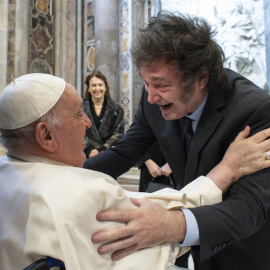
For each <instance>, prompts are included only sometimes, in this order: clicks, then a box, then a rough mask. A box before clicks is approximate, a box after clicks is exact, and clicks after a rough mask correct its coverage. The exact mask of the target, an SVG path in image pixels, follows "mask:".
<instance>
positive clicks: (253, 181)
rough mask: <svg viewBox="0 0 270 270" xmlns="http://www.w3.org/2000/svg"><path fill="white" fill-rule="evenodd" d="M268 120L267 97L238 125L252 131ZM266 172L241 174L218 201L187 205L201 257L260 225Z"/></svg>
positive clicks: (267, 197) (268, 190) (268, 187)
mask: <svg viewBox="0 0 270 270" xmlns="http://www.w3.org/2000/svg"><path fill="white" fill-rule="evenodd" d="M269 123H270V101H269V100H266V101H265V102H262V104H261V105H260V106H259V107H258V108H257V110H256V111H255V112H254V113H253V114H252V115H250V117H249V118H248V119H247V121H246V123H245V124H244V125H243V126H242V127H241V129H244V127H245V126H246V125H250V127H251V130H252V134H253V133H256V132H258V131H259V130H262V129H265V128H268V127H269ZM252 134H251V135H252ZM262 154H264V153H262ZM269 172H270V170H269V169H265V170H262V171H259V172H257V173H254V174H251V175H248V176H245V177H243V178H242V179H240V180H239V181H238V182H236V183H235V184H234V185H233V186H232V187H231V188H230V189H229V191H228V192H227V193H226V194H225V196H224V200H223V202H221V203H219V204H216V205H213V206H202V207H198V208H193V209H190V210H191V211H192V212H193V214H194V216H195V218H196V220H197V222H198V226H199V234H200V247H199V250H197V251H196V253H197V255H198V257H199V259H200V260H201V261H204V260H206V259H208V258H209V257H211V256H213V255H215V254H216V253H218V252H220V251H222V250H223V249H224V248H226V247H227V246H228V245H230V244H231V243H233V242H234V241H237V240H240V239H243V238H246V237H248V236H250V235H252V234H254V233H256V232H257V231H258V230H260V229H261V228H262V226H263V225H264V222H265V220H266V216H267V211H268V208H269V205H270V181H269Z"/></svg>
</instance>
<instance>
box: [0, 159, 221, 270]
mask: <svg viewBox="0 0 270 270" xmlns="http://www.w3.org/2000/svg"><path fill="white" fill-rule="evenodd" d="M13 156H14V154H13ZM15 156H16V159H15V158H11V157H8V156H6V157H2V158H1V159H0V269H1V270H20V269H23V268H24V267H26V266H28V265H29V264H31V263H32V262H33V261H35V260H37V259H39V258H40V257H44V256H50V257H54V258H57V259H60V260H62V261H64V263H65V266H66V269H67V270H91V269H94V270H100V269H102V270H104V269H106V270H107V269H109V270H120V269H121V270H138V269H140V270H164V269H165V268H166V266H167V264H168V262H170V261H172V260H173V259H175V258H176V257H177V256H179V255H180V254H183V253H184V252H186V251H187V248H180V247H179V245H178V244H177V243H172V242H167V243H163V244H162V245H159V246H156V247H152V248H147V249H143V250H139V251H137V252H135V253H133V254H131V255H129V256H127V257H125V258H123V259H121V260H119V261H112V260H111V257H110V256H111V254H107V255H103V256H101V255H99V254H98V252H97V249H98V247H99V246H100V244H98V245H97V244H93V243H92V242H91V236H92V235H93V234H94V233H95V232H98V231H102V230H106V229H111V228H115V227H119V226H123V225H122V224H120V223H117V222H98V221H97V220H96V214H97V213H98V212H99V211H101V210H110V209H123V210H124V209H125V210H127V209H135V208H136V206H134V205H133V204H132V203H131V202H130V200H129V197H139V198H142V197H143V198H148V199H150V200H151V201H155V202H156V203H158V204H160V205H161V206H163V207H164V208H167V209H179V208H181V207H186V208H188V207H194V206H199V205H205V204H214V203H218V202H220V201H221V196H222V194H221V191H220V190H219V189H218V188H217V186H216V185H215V184H214V183H213V182H212V181H211V180H210V179H208V178H206V177H199V178H198V179H196V180H195V181H194V182H192V183H191V184H189V185H187V186H186V187H185V188H183V189H182V190H181V191H176V190H172V189H165V190H161V191H159V192H156V193H151V194H147V193H138V192H134V193H133V192H132V193H131V192H127V191H125V190H123V189H122V188H121V186H120V185H119V184H118V183H117V182H116V181H115V180H114V179H113V178H111V177H110V176H108V175H105V174H103V173H99V172H96V171H91V170H86V169H82V168H74V167H70V166H63V165H59V164H48V163H51V161H48V160H44V159H41V158H36V157H34V158H33V157H29V156H28V157H25V156H19V155H15ZM18 158H22V159H23V160H19V159H18ZM24 160H27V161H29V160H30V161H34V162H25V161H24Z"/></svg>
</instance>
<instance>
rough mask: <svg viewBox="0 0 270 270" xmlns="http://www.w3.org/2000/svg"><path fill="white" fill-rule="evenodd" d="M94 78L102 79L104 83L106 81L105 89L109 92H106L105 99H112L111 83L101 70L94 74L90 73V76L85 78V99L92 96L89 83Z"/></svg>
mask: <svg viewBox="0 0 270 270" xmlns="http://www.w3.org/2000/svg"><path fill="white" fill-rule="evenodd" d="M93 77H97V78H99V79H101V80H102V81H104V83H105V87H106V89H107V91H106V92H105V95H104V97H105V98H106V97H111V94H110V87H109V83H108V80H107V78H106V77H105V75H104V74H103V73H101V72H100V71H99V70H95V71H93V72H92V73H90V74H89V75H87V77H86V78H85V84H86V86H87V89H86V92H85V94H84V99H87V98H89V97H90V96H91V94H90V93H89V92H88V88H89V82H90V80H91V79H92V78H93Z"/></svg>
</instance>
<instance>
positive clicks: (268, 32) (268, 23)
mask: <svg viewBox="0 0 270 270" xmlns="http://www.w3.org/2000/svg"><path fill="white" fill-rule="evenodd" d="M264 22H265V24H264V25H265V50H266V77H267V86H268V91H270V0H264Z"/></svg>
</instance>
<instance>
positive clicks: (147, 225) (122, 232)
mask: <svg viewBox="0 0 270 270" xmlns="http://www.w3.org/2000/svg"><path fill="white" fill-rule="evenodd" d="M130 200H131V201H132V203H133V204H134V205H136V206H137V207H138V208H137V209H135V210H126V211H103V212H100V213H98V214H97V220H99V221H118V222H122V223H126V226H123V227H120V228H117V229H112V230H108V231H104V232H98V233H95V234H94V235H93V237H92V241H93V242H94V243H100V242H107V243H108V242H109V244H104V245H102V246H100V247H99V249H98V252H99V254H101V255H102V254H105V253H108V252H112V259H113V260H119V259H121V258H123V257H124V256H126V255H128V254H130V253H133V252H134V251H136V250H138V249H142V248H147V247H152V246H156V245H159V244H161V243H163V242H166V241H172V242H183V241H184V238H185V235H186V221H185V217H184V214H183V212H182V211H170V210H166V209H164V208H162V207H161V206H159V205H157V204H155V203H153V202H151V201H149V200H146V199H130Z"/></svg>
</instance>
